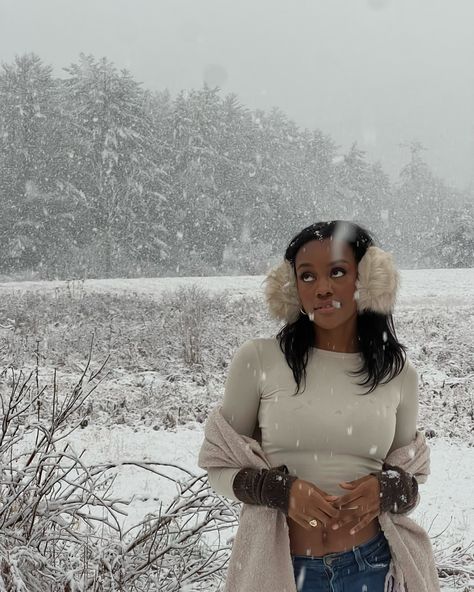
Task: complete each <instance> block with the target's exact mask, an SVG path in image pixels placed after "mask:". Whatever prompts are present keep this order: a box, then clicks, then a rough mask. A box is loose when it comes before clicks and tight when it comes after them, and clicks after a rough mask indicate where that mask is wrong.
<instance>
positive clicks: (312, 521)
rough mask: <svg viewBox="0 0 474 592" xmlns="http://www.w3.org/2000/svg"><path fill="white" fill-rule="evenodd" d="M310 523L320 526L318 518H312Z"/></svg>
mask: <svg viewBox="0 0 474 592" xmlns="http://www.w3.org/2000/svg"><path fill="white" fill-rule="evenodd" d="M309 523H310V524H311V526H318V521H317V520H316V518H313V519H312V520H310V521H309Z"/></svg>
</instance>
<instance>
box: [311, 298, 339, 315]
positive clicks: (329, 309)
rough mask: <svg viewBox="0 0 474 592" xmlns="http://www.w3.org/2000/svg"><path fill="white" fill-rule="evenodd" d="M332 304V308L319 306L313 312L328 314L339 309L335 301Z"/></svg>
mask: <svg viewBox="0 0 474 592" xmlns="http://www.w3.org/2000/svg"><path fill="white" fill-rule="evenodd" d="M333 303H334V304H333V305H332V306H321V307H319V308H315V309H314V310H315V312H321V313H322V314H329V313H331V312H333V311H335V310H336V309H338V308H341V303H340V302H338V301H337V300H334V301H333Z"/></svg>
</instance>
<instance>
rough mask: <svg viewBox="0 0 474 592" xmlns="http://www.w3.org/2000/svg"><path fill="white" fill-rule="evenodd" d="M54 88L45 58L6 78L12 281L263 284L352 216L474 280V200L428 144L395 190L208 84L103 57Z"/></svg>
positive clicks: (392, 244) (307, 135) (0, 133)
mask: <svg viewBox="0 0 474 592" xmlns="http://www.w3.org/2000/svg"><path fill="white" fill-rule="evenodd" d="M63 70H64V72H65V76H64V77H61V78H59V77H54V76H53V74H52V67H51V66H50V65H47V64H44V63H43V61H42V60H41V58H40V57H39V56H37V55H36V54H24V55H21V56H17V57H16V58H15V60H14V61H13V63H10V64H6V63H4V64H2V68H1V71H0V212H1V216H0V274H2V276H4V277H38V278H42V279H53V278H58V279H67V278H72V277H78V278H83V277H86V278H91V277H122V276H127V277H134V276H142V275H143V276H169V275H216V274H228V273H244V274H246V273H250V274H253V273H264V272H265V270H266V269H267V266H268V264H269V263H270V262H272V261H276V260H279V259H280V258H281V257H282V253H283V250H284V248H285V246H286V244H287V242H288V241H289V239H290V238H291V236H293V234H295V233H296V232H297V231H298V230H300V229H301V228H302V227H303V226H306V225H308V224H311V223H312V222H315V221H317V220H324V219H334V218H343V219H351V220H354V221H357V222H359V223H361V224H363V225H366V226H367V227H368V228H369V229H370V230H372V231H373V232H374V234H375V236H376V237H377V238H378V240H379V244H380V245H381V246H382V247H383V248H387V249H390V250H392V251H393V252H394V253H395V255H396V259H397V261H398V262H399V264H401V265H402V266H403V267H406V268H413V267H472V266H473V264H474V262H473V258H474V248H473V246H474V235H473V218H474V212H473V207H472V195H469V194H468V193H467V192H462V191H460V190H457V189H456V188H454V187H450V186H449V185H448V184H446V183H445V182H443V180H442V179H440V178H438V177H437V176H436V175H434V173H433V172H432V171H431V170H430V168H429V166H428V165H427V164H426V162H425V160H424V159H423V147H422V146H421V145H420V144H419V143H418V142H416V141H413V142H412V144H411V146H410V159H409V161H408V162H407V163H406V165H405V166H404V167H403V168H402V170H401V171H400V175H399V179H398V180H397V181H396V182H394V181H391V180H390V179H389V176H388V175H387V174H386V172H385V171H384V170H383V167H382V166H381V164H380V163H379V162H375V163H371V162H369V161H368V159H367V158H366V155H365V153H364V151H363V150H361V149H360V148H359V147H358V146H357V143H356V142H355V143H354V144H353V145H352V147H351V148H350V149H349V150H348V151H346V152H345V153H341V152H340V149H339V147H338V146H337V145H336V144H335V142H334V141H333V139H332V138H331V137H330V136H329V135H327V134H324V133H323V132H322V131H320V130H318V129H316V130H309V129H303V128H301V127H299V126H298V125H296V123H295V122H293V121H292V120H291V119H289V118H288V117H287V116H286V115H285V114H284V113H283V112H282V111H281V110H279V109H276V108H275V109H272V110H270V111H268V112H265V111H263V110H258V109H257V110H252V109H249V108H247V107H246V106H244V105H243V104H242V103H241V102H240V101H239V99H238V96H236V95H235V94H228V95H226V96H224V95H223V94H222V92H221V90H220V89H219V88H217V87H216V88H210V87H208V86H206V85H204V86H203V87H202V88H200V89H191V90H183V91H182V92H180V93H178V94H177V95H176V96H175V97H172V96H171V95H170V93H169V92H168V91H167V90H164V91H161V92H156V91H150V90H147V89H144V88H143V87H142V85H141V83H139V82H137V81H136V80H135V79H134V78H133V76H132V75H131V74H130V73H129V72H128V71H127V70H118V69H117V68H116V67H115V65H114V64H113V63H111V62H110V61H108V60H107V59H106V58H103V59H96V58H95V57H94V56H91V55H85V54H81V55H80V56H79V59H78V61H77V63H74V64H71V65H70V66H69V67H67V68H64V69H63Z"/></svg>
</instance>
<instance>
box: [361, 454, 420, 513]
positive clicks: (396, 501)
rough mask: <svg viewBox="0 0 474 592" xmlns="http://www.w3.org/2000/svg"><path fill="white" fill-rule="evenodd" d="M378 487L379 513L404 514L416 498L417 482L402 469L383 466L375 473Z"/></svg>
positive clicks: (411, 506)
mask: <svg viewBox="0 0 474 592" xmlns="http://www.w3.org/2000/svg"><path fill="white" fill-rule="evenodd" d="M371 475H375V476H376V477H377V479H378V480H379V485H380V511H381V512H392V513H393V514H405V513H406V512H408V511H409V510H411V509H412V508H413V507H414V506H415V505H416V501H417V498H418V481H417V480H416V479H415V477H414V476H413V475H412V474H411V473H408V472H407V471H404V470H403V469H402V468H400V467H397V466H394V465H389V464H387V463H384V464H383V467H382V470H381V471H377V472H375V473H371Z"/></svg>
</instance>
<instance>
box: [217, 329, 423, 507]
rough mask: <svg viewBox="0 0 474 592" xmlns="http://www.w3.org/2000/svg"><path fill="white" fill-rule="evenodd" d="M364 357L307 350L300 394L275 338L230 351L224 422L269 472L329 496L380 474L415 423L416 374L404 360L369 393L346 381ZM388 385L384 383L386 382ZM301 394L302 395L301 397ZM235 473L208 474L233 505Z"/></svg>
mask: <svg viewBox="0 0 474 592" xmlns="http://www.w3.org/2000/svg"><path fill="white" fill-rule="evenodd" d="M362 362H363V358H362V354H361V353H359V352H356V353H342V352H334V351H329V350H323V349H319V348H315V347H313V348H311V351H310V354H309V358H308V364H307V367H306V372H307V375H306V388H305V389H304V391H303V387H304V384H305V383H304V381H303V382H302V385H301V388H300V392H299V393H298V394H296V395H295V394H294V393H295V391H296V382H295V380H294V377H293V373H292V371H291V368H290V367H289V366H288V364H287V361H286V359H285V356H284V354H283V352H282V351H281V349H280V346H279V343H278V341H277V338H276V337H273V338H257V339H249V340H247V341H246V342H244V343H243V344H242V345H241V346H240V347H239V348H238V349H237V350H236V352H235V354H234V356H233V358H232V361H231V364H230V366H229V369H228V374H227V378H226V382H225V391H224V398H223V401H222V415H223V416H224V418H225V419H226V420H227V421H228V422H229V423H230V425H231V426H232V427H233V428H234V430H236V431H237V432H238V433H239V434H242V435H246V436H251V437H255V435H254V434H255V433H256V430H257V432H259V434H260V435H259V437H258V439H259V440H260V441H261V447H262V449H263V451H264V452H265V454H266V455H267V457H268V458H269V460H270V462H271V464H272V466H278V465H282V464H285V465H286V466H287V467H288V469H289V473H290V474H292V475H296V476H297V477H299V478H300V479H305V480H307V481H311V482H312V483H314V484H315V485H316V486H317V487H319V488H320V489H322V490H323V491H326V492H327V493H328V494H331V495H341V494H344V493H346V490H344V489H343V488H341V487H339V486H338V483H340V482H341V481H352V480H354V479H358V478H359V477H362V476H364V475H367V474H369V473H370V472H372V471H378V470H381V469H382V464H383V461H384V459H385V458H386V457H387V455H388V454H389V453H390V452H391V451H392V450H395V449H397V448H400V447H402V446H405V445H407V444H408V443H410V442H411V441H412V440H413V438H414V437H415V434H416V425H417V419H418V374H417V371H416V369H415V368H414V366H413V364H412V363H411V361H410V360H409V359H408V357H407V358H406V361H405V365H404V367H403V370H402V371H401V373H400V374H398V375H397V376H396V377H395V378H394V379H392V380H391V381H390V382H388V383H387V384H379V385H378V386H377V388H376V389H375V390H374V391H373V392H372V393H371V394H364V393H365V392H366V391H367V390H368V386H367V385H365V386H359V385H358V384H357V383H360V382H362V381H363V379H364V375H363V374H360V375H357V376H351V375H350V374H348V372H350V371H352V372H354V371H355V370H358V369H359V368H360V367H361V363H362ZM384 380H385V381H386V380H387V378H384ZM301 391H303V392H301ZM239 470H240V469H234V468H220V467H212V468H210V469H209V470H208V478H209V483H210V485H211V487H212V488H213V489H214V490H215V491H216V492H217V493H219V494H221V495H224V496H225V497H227V498H230V499H232V500H234V501H239V500H238V498H236V496H235V494H234V492H233V489H232V483H233V479H234V477H235V475H236V474H237V473H238V471H239Z"/></svg>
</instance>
